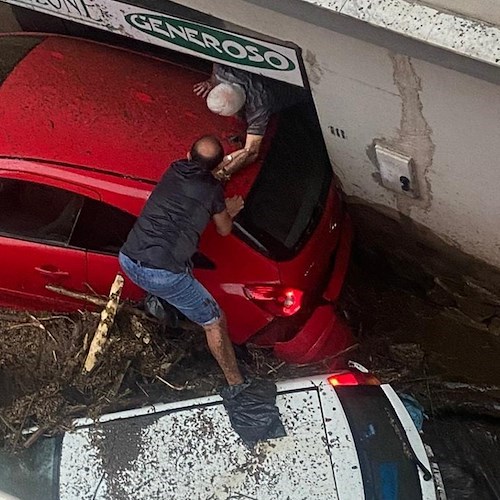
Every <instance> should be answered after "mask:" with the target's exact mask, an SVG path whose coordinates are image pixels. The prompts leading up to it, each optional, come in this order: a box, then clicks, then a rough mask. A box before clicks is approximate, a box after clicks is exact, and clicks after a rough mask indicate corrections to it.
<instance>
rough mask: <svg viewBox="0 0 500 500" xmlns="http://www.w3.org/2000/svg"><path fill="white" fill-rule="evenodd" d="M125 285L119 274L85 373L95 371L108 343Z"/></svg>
mask: <svg viewBox="0 0 500 500" xmlns="http://www.w3.org/2000/svg"><path fill="white" fill-rule="evenodd" d="M123 283H124V280H123V276H122V275H120V274H117V275H116V277H115V280H114V281H113V284H112V285H111V290H110V292H109V300H108V302H107V304H106V307H105V308H104V309H103V311H102V312H101V321H99V325H98V326H97V330H96V332H95V334H94V338H93V339H92V342H91V344H90V348H89V352H88V354H87V358H86V359H85V365H84V373H85V372H87V373H89V372H91V371H92V370H93V368H94V366H95V364H96V362H97V356H98V355H99V354H100V353H101V352H102V349H103V347H104V344H105V343H106V340H107V338H108V332H109V329H110V328H111V326H112V325H113V322H114V319H115V315H116V311H117V309H118V303H119V301H120V295H121V293H122V289H123Z"/></svg>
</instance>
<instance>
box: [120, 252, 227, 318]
mask: <svg viewBox="0 0 500 500" xmlns="http://www.w3.org/2000/svg"><path fill="white" fill-rule="evenodd" d="M118 259H119V261H120V266H121V268H122V269H123V272H124V273H125V274H126V275H127V276H128V277H129V278H130V280H131V281H133V282H134V283H135V284H136V285H137V286H138V287H140V288H142V289H143V290H146V291H147V292H149V293H150V294H152V295H156V296H157V297H160V298H161V299H163V300H165V301H167V302H168V303H169V304H171V305H172V306H174V307H175V308H176V309H178V310H179V311H180V312H181V313H182V314H184V316H186V317H187V318H189V319H190V320H191V321H193V322H195V323H198V324H199V325H201V326H208V325H211V324H212V323H215V322H216V321H217V320H218V319H219V318H220V317H221V310H220V308H219V306H218V304H217V302H216V301H215V299H214V298H213V297H212V295H210V293H209V292H208V290H207V289H206V288H205V287H204V286H203V285H202V284H201V283H200V282H199V281H197V280H196V279H195V278H194V277H193V275H192V274H191V271H190V270H189V269H187V270H186V272H185V273H173V272H171V271H167V270H166V269H152V268H150V267H144V266H141V265H139V264H137V263H136V262H134V261H133V260H132V259H130V258H129V257H127V256H126V255H125V254H123V253H121V252H120V254H119V256H118Z"/></svg>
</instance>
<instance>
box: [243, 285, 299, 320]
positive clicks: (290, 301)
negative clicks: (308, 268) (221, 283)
mask: <svg viewBox="0 0 500 500" xmlns="http://www.w3.org/2000/svg"><path fill="white" fill-rule="evenodd" d="M244 291H245V295H246V296H247V298H249V299H250V300H253V301H255V302H256V303H258V304H259V305H260V306H261V307H263V308H264V309H266V310H267V311H269V312H270V313H271V314H274V315H275V316H292V315H293V314H295V313H296V312H297V311H299V310H300V308H301V306H302V297H303V295H304V293H303V292H302V291H301V290H297V289H296V288H290V287H283V286H280V285H248V286H246V287H244Z"/></svg>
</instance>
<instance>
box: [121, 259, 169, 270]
mask: <svg viewBox="0 0 500 500" xmlns="http://www.w3.org/2000/svg"><path fill="white" fill-rule="evenodd" d="M129 259H130V260H131V261H132V262H133V263H134V264H136V265H138V266H140V267H146V268H147V269H163V268H162V267H158V266H153V264H147V263H146V262H142V261H141V260H137V259H132V258H130V257H129Z"/></svg>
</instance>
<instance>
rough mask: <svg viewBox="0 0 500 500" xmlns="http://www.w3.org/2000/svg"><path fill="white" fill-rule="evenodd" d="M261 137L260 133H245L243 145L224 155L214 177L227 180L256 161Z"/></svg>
mask: <svg viewBox="0 0 500 500" xmlns="http://www.w3.org/2000/svg"><path fill="white" fill-rule="evenodd" d="M262 139H263V137H262V136H261V135H253V134H247V138H246V141H245V147H244V148H243V149H238V150H236V151H234V152H233V153H231V154H228V155H226V156H225V157H224V160H223V161H222V163H221V164H220V165H219V168H218V169H217V171H216V172H215V177H216V178H217V179H219V180H229V177H231V175H232V174H234V173H235V172H238V170H241V169H242V168H243V167H245V166H246V165H250V163H253V162H254V161H256V160H257V158H258V157H259V152H260V145H261V144H262Z"/></svg>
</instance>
